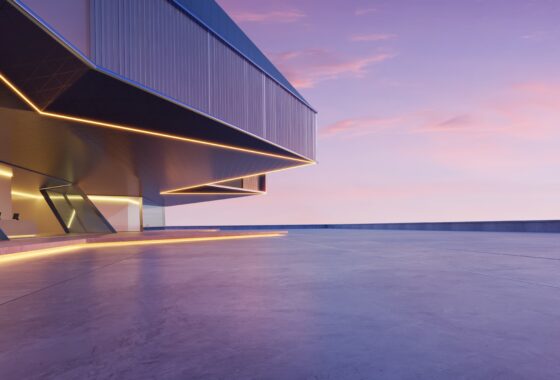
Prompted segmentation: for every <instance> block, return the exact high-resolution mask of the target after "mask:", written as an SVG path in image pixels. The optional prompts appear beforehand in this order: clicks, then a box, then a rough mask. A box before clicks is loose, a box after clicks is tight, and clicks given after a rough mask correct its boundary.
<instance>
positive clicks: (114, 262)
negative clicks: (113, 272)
mask: <svg viewBox="0 0 560 380" xmlns="http://www.w3.org/2000/svg"><path fill="white" fill-rule="evenodd" d="M134 256H135V254H131V255H128V256H126V257H122V258H119V260H116V261H113V262H111V263H109V264H106V265H102V266H99V267H95V268H93V269H90V270H86V271H83V272H80V273H78V274H76V275H75V276H72V277H69V278H66V279H64V280H60V281H58V282H55V283H52V284H49V285H47V286H44V287H42V288H39V289H36V290H33V291H31V292H29V293H25V294H22V295H20V296H17V297H15V298H12V299H10V300H8V301H5V302H2V303H0V307H2V306H4V305H7V304H9V303H12V302H17V301H19V300H21V299H22V298H26V297H28V296H32V295H34V294H38V293H41V292H42V291H44V290H48V289H50V288H54V287H55V286H58V285H62V284H65V283H67V282H70V281H72V280H75V279H77V278H78V277H81V276H83V275H85V274H88V273H93V272H96V271H98V270H102V269H105V268H107V267H110V266H111V265H115V264H118V263H120V262H123V261H125V260H128V259H130V258H132V257H134Z"/></svg>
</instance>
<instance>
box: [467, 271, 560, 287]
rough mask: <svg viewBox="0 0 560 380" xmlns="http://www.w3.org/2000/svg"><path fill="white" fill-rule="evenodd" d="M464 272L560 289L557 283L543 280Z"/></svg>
mask: <svg viewBox="0 0 560 380" xmlns="http://www.w3.org/2000/svg"><path fill="white" fill-rule="evenodd" d="M465 272H466V273H471V274H476V275H479V276H484V277H490V278H494V279H500V280H507V281H513V282H519V283H522V284H528V285H534V286H542V287H545V288H553V289H560V286H558V285H552V284H546V283H543V282H534V281H527V280H521V279H518V278H513V277H506V276H495V275H491V274H487V273H482V272H475V271H465Z"/></svg>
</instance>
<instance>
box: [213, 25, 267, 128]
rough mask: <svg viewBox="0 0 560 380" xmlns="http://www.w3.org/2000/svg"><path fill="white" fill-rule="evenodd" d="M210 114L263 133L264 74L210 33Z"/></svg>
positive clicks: (240, 126)
mask: <svg viewBox="0 0 560 380" xmlns="http://www.w3.org/2000/svg"><path fill="white" fill-rule="evenodd" d="M209 38H210V73H211V75H210V114H211V115H213V116H215V117H217V118H219V119H221V120H224V121H226V122H228V123H230V124H233V125H235V126H237V127H239V128H241V129H244V130H246V131H248V132H251V133H253V134H255V135H257V136H263V134H264V129H263V128H264V126H263V123H262V120H263V115H264V109H263V96H264V94H263V79H262V78H263V77H264V74H263V73H262V72H260V71H259V70H258V69H257V68H255V67H254V66H253V65H251V64H250V63H249V62H248V61H247V60H245V59H244V58H242V57H241V56H240V55H239V54H237V53H236V52H234V51H233V50H231V49H230V48H228V47H227V46H226V45H224V44H223V43H222V42H220V41H219V40H218V39H216V38H215V37H213V36H210V37H209Z"/></svg>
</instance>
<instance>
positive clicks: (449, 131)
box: [166, 0, 560, 225]
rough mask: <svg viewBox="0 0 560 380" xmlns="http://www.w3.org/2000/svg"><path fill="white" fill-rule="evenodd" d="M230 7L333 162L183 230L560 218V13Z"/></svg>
mask: <svg viewBox="0 0 560 380" xmlns="http://www.w3.org/2000/svg"><path fill="white" fill-rule="evenodd" d="M218 2H219V3H220V5H221V6H222V7H223V8H224V9H225V10H226V11H227V12H228V13H229V14H230V15H231V16H232V17H233V19H234V20H235V21H236V22H237V23H238V24H239V25H240V26H241V28H242V29H243V30H244V31H245V32H246V33H247V35H248V36H249V37H250V38H251V39H252V40H253V41H254V42H255V43H256V44H257V46H258V47H259V48H260V49H261V50H262V51H264V52H265V54H266V55H267V56H268V57H269V58H270V59H271V60H272V62H273V63H274V64H275V65H277V66H278V67H279V68H280V70H281V71H282V72H283V73H284V75H285V76H286V77H287V78H288V79H289V80H290V81H291V82H292V83H293V84H294V85H295V86H296V87H297V88H298V90H299V91H300V92H301V93H302V95H303V96H304V97H305V98H306V99H307V100H308V101H309V102H310V103H311V104H312V105H313V106H314V108H315V109H317V110H318V112H319V114H318V139H317V148H318V164H317V165H314V166H310V167H306V168H300V169H293V170H288V171H285V172H280V173H273V174H271V175H269V176H268V194H267V195H264V196H258V197H247V198H242V199H234V200H224V201H217V202H208V203H199V204H195V205H187V206H178V207H172V208H169V209H168V210H167V212H166V218H167V224H168V225H208V224H218V225H220V224H283V223H290V224H293V223H374V222H415V221H417V222H421V221H460V220H514V219H515V220H529V219H558V218H559V217H560V176H559V174H560V23H558V20H560V1H558V0H369V1H368V0H218Z"/></svg>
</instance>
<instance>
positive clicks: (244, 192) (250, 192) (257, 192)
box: [167, 184, 266, 195]
mask: <svg viewBox="0 0 560 380" xmlns="http://www.w3.org/2000/svg"><path fill="white" fill-rule="evenodd" d="M204 186H209V187H214V188H217V189H225V190H236V191H230V192H227V191H224V192H218V191H212V192H181V193H170V194H167V195H264V194H266V192H265V191H260V190H249V189H243V188H239V187H232V186H222V185H216V184H212V185H202V186H200V185H199V186H197V187H195V188H199V187H204Z"/></svg>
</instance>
